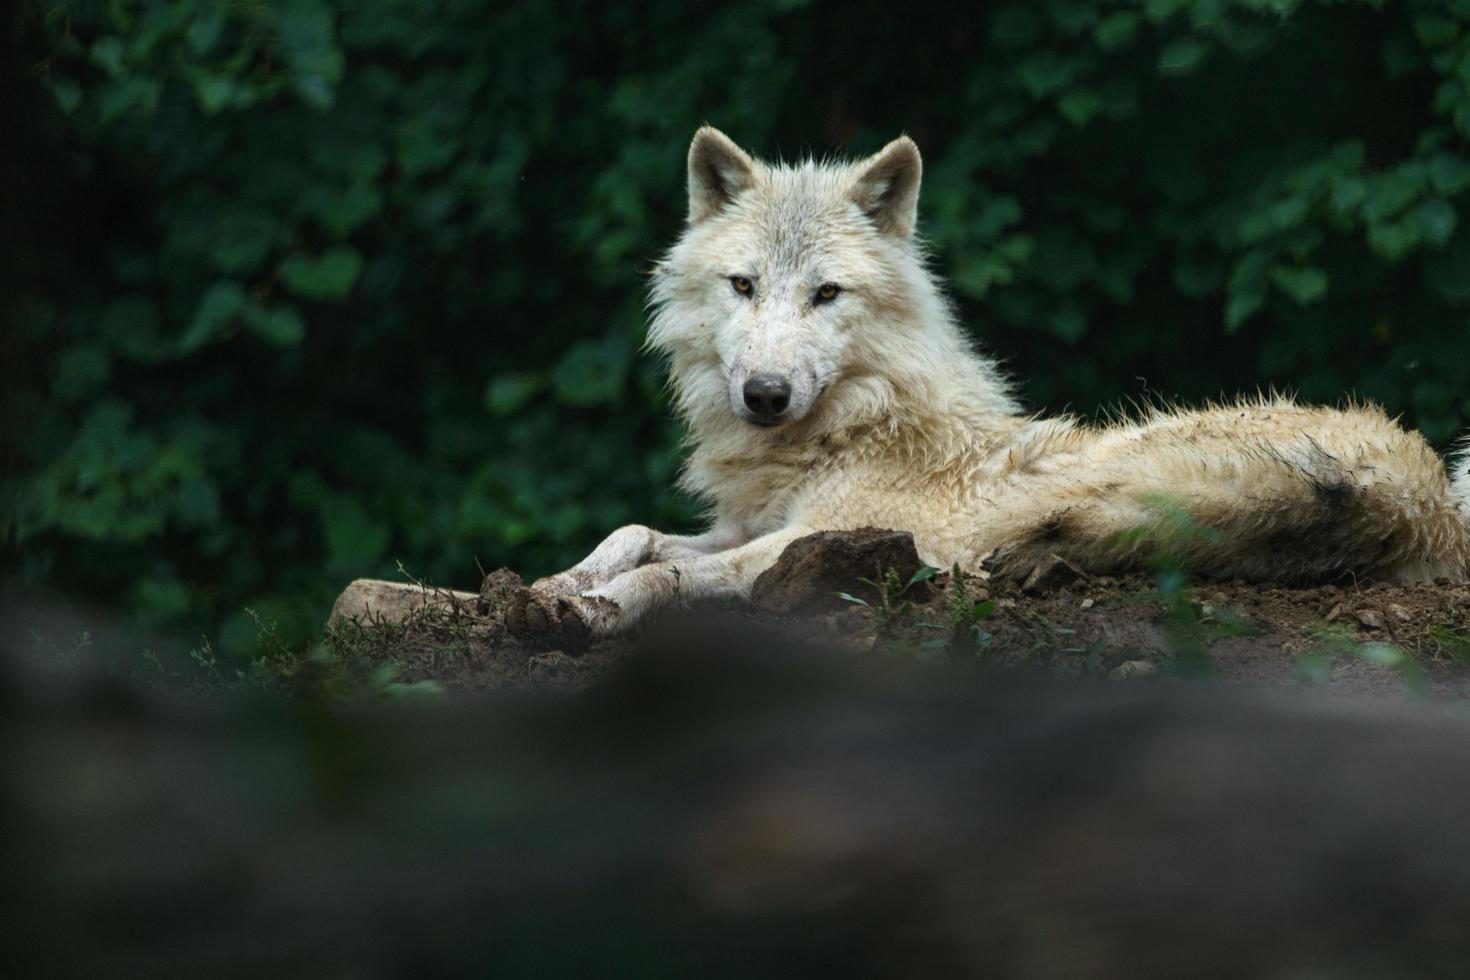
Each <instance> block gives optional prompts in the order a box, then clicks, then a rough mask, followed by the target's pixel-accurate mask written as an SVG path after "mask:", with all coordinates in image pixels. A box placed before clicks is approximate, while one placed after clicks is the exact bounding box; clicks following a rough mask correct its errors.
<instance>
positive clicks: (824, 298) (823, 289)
mask: <svg viewBox="0 0 1470 980" xmlns="http://www.w3.org/2000/svg"><path fill="white" fill-rule="evenodd" d="M840 292H842V287H841V286H839V285H837V284H836V283H835V282H824V283H822V284H821V285H820V286H818V287H817V295H816V296H814V297H813V298H812V302H814V303H830V302H832V301H833V300H834V299H836V298H837V294H838V293H840Z"/></svg>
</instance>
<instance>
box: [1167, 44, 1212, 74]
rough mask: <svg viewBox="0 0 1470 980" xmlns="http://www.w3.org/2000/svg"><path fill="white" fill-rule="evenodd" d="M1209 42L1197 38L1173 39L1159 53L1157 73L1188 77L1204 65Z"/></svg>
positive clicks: (1208, 51)
mask: <svg viewBox="0 0 1470 980" xmlns="http://www.w3.org/2000/svg"><path fill="white" fill-rule="evenodd" d="M1209 53H1210V42H1209V41H1206V40H1204V39H1203V38H1198V37H1181V38H1175V39H1174V40H1173V41H1170V42H1169V43H1168V44H1166V45H1164V49H1163V50H1162V51H1160V52H1159V71H1160V72H1162V73H1163V74H1165V75H1188V74H1189V73H1190V72H1192V71H1194V70H1195V69H1196V68H1198V67H1199V66H1200V65H1201V64H1203V63H1204V60H1205V55H1207V54H1209Z"/></svg>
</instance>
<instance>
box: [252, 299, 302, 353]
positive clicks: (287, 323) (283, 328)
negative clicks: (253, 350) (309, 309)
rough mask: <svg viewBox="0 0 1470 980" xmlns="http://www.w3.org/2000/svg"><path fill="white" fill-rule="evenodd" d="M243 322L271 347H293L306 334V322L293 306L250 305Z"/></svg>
mask: <svg viewBox="0 0 1470 980" xmlns="http://www.w3.org/2000/svg"><path fill="white" fill-rule="evenodd" d="M245 323H246V324H247V325H248V326H249V327H250V330H251V332H253V333H254V334H255V335H256V336H258V337H260V338H261V339H262V340H264V341H265V342H266V343H268V344H270V345H271V346H273V347H294V346H296V345H297V344H299V343H301V341H302V339H303V338H304V337H305V336H306V323H305V321H303V320H302V319H301V314H300V313H298V312H296V308H295V307H293V306H273V307H271V308H269V309H266V308H265V307H261V306H251V307H250V308H249V309H248V310H246V311H245Z"/></svg>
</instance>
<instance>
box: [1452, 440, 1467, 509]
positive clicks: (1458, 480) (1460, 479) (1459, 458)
mask: <svg viewBox="0 0 1470 980" xmlns="http://www.w3.org/2000/svg"><path fill="white" fill-rule="evenodd" d="M1449 466H1450V492H1451V493H1453V494H1454V495H1455V499H1456V500H1458V501H1459V504H1460V516H1461V517H1462V518H1464V520H1465V524H1466V526H1470V435H1467V436H1465V438H1463V439H1461V440H1460V444H1459V445H1458V446H1457V447H1455V452H1454V454H1453V455H1452V456H1451V457H1450V461H1449Z"/></svg>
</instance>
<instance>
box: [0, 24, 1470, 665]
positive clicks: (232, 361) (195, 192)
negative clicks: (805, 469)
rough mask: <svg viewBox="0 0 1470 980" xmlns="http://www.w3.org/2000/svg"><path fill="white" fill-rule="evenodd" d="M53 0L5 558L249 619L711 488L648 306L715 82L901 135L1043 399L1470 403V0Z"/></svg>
mask: <svg viewBox="0 0 1470 980" xmlns="http://www.w3.org/2000/svg"><path fill="white" fill-rule="evenodd" d="M34 8H35V9H34V15H33V17H32V21H34V22H35V29H34V30H32V31H31V34H30V35H29V37H30V43H29V47H28V48H27V51H28V52H29V56H30V57H31V65H30V66H28V67H29V68H30V70H29V71H28V75H27V78H28V81H27V84H28V85H30V88H28V89H24V91H26V92H30V93H31V94H32V95H33V96H34V99H35V111H34V112H32V113H31V114H30V115H29V116H27V119H28V120H30V122H29V123H27V124H26V125H28V126H29V128H28V129H27V128H21V129H19V130H17V131H16V132H14V133H13V134H12V135H13V140H14V144H15V145H16V146H18V147H23V148H25V152H27V153H30V154H32V156H33V157H34V156H35V154H37V153H39V152H40V151H39V150H37V149H34V148H35V147H45V148H47V149H46V152H47V154H48V160H49V161H50V165H49V166H45V167H42V166H31V167H29V168H28V169H27V170H25V171H24V173H25V176H26V179H27V180H28V181H30V183H28V184H27V186H28V187H32V188H34V189H35V197H36V199H37V200H46V201H52V202H54V204H55V206H54V207H51V208H49V209H46V210H44V211H43V210H42V209H40V208H39V206H37V207H36V208H35V209H33V212H32V213H33V214H34V215H35V216H36V226H37V227H36V229H35V235H33V236H31V237H28V238H27V240H26V245H25V248H24V249H21V250H19V251H23V252H24V253H25V259H24V261H25V262H26V263H28V265H27V266H26V268H27V269H28V270H30V271H28V272H27V278H26V280H25V282H24V285H25V286H26V287H27V288H26V290H25V295H24V297H23V298H24V300H25V301H24V302H23V303H22V304H21V305H20V307H19V310H18V313H19V314H20V315H19V317H18V319H17V322H16V328H15V330H14V332H13V334H11V336H9V337H7V338H6V340H5V344H6V350H5V353H6V354H7V355H13V356H10V360H11V361H12V363H23V364H26V365H28V368H27V370H26V371H25V372H24V374H22V375H20V376H19V377H18V378H17V380H16V381H15V383H13V384H10V385H8V386H7V390H6V392H5V395H4V397H5V398H6V406H5V407H6V417H7V419H8V420H10V421H9V422H7V425H9V426H10V427H11V428H14V429H15V433H14V441H15V446H14V448H13V449H12V450H8V452H9V455H8V456H7V459H9V460H11V461H12V462H13V463H14V464H15V465H14V466H8V467H7V468H6V472H5V474H4V476H3V479H4V483H3V486H0V501H3V503H0V507H3V510H0V535H3V541H4V544H3V547H4V548H5V550H6V552H7V555H10V556H12V557H14V559H15V560H14V561H8V562H7V564H9V565H10V566H11V567H12V568H13V569H15V574H19V575H20V576H21V577H22V578H23V579H25V580H27V581H29V582H31V583H33V584H46V585H50V586H53V587H56V588H59V589H63V590H68V591H71V592H76V593H82V594H87V595H90V596H93V597H101V598H103V599H104V600H106V601H107V602H109V603H112V604H115V605H122V606H126V607H129V608H131V609H133V610H135V611H136V612H137V613H139V614H141V615H142V616H144V617H145V618H148V619H150V620H152V621H154V622H157V623H160V624H171V625H175V626H181V627H183V626H187V627H190V628H192V629H195V630H199V629H208V630H210V631H211V633H212V635H215V636H216V637H217V639H218V642H219V645H220V646H221V648H222V649H225V650H227V651H234V650H236V649H237V648H238V649H239V650H244V651H247V652H248V647H249V642H250V639H251V635H252V632H253V631H252V628H251V624H250V622H249V620H248V619H247V618H246V617H245V616H244V613H243V611H242V610H243V609H244V607H246V606H247V605H248V606H250V607H251V608H255V609H257V610H261V613H262V615H268V617H269V618H270V619H272V620H275V621H277V622H278V623H279V629H280V632H281V635H282V636H283V637H287V638H289V639H290V640H291V642H293V643H295V642H297V641H299V640H300V639H301V638H303V637H305V636H306V635H308V634H310V633H312V632H314V631H315V630H316V629H318V628H319V626H320V622H321V620H322V618H323V616H324V613H325V609H326V604H327V603H328V602H329V601H330V599H331V597H332V595H333V594H334V593H335V592H336V591H337V589H338V588H339V587H340V586H341V585H342V584H343V580H344V579H345V578H347V577H350V576H357V575H391V574H392V571H393V568H394V562H395V561H396V560H398V559H403V560H406V561H409V562H410V563H412V564H413V565H414V566H415V567H418V568H422V569H424V570H425V572H426V573H427V574H428V575H430V576H431V577H432V578H434V579H435V580H436V581H444V582H455V583H458V584H462V585H472V584H473V580H474V575H475V561H476V560H477V559H478V561H479V562H480V563H481V564H482V565H484V566H485V567H493V566H495V565H499V564H512V565H514V566H516V567H517V568H519V569H521V570H522V571H524V572H526V573H529V574H538V573H542V572H545V571H548V570H550V569H552V568H554V567H556V566H558V565H563V564H565V563H568V562H570V561H572V560H574V559H575V558H577V557H579V555H580V553H582V552H584V551H585V550H586V549H587V548H588V547H590V546H591V545H592V544H593V543H595V541H596V540H597V539H598V538H599V537H600V536H601V535H602V534H603V533H605V532H606V531H607V530H609V529H611V528H613V527H615V526H616V525H618V524H620V523H625V522H628V521H633V520H637V521H641V522H644V523H650V524H658V525H662V526H668V527H679V526H685V527H687V526H690V525H691V524H693V523H694V518H695V516H696V515H695V513H694V511H693V510H692V505H691V504H690V503H689V502H688V501H685V500H681V499H680V498H679V497H678V496H677V495H676V494H674V492H673V491H672V490H671V484H672V479H673V475H674V473H675V470H676V467H677V461H678V449H677V440H678V430H677V427H676V425H675V424H674V423H673V422H672V421H671V419H670V418H669V410H668V405H667V401H666V397H665V394H664V391H663V389H662V386H661V381H660V377H659V369H658V366H657V365H655V364H652V363H650V362H649V361H648V359H647V358H644V357H641V356H639V355H638V353H637V349H638V346H639V344H640V343H641V340H642V337H643V331H644V324H645V320H644V310H643V275H644V272H645V271H646V269H647V268H648V265H649V262H650V260H652V259H653V258H655V257H656V256H657V255H658V253H659V250H660V249H661V248H662V247H664V246H665V245H666V244H667V243H668V242H669V241H670V240H671V239H672V238H673V237H674V235H675V234H677V232H678V229H679V227H680V223H681V221H682V218H683V211H684V202H683V199H682V188H683V173H682V166H683V156H684V151H685V148H686V146H687V140H688V138H689V136H690V135H691V134H692V132H693V130H694V128H695V127H696V125H698V124H699V123H700V122H703V121H706V120H708V121H711V122H714V123H716V124H717V125H720V126H721V127H723V128H725V129H726V130H727V131H728V132H729V133H730V134H731V135H732V136H734V137H735V138H736V139H737V140H739V141H741V142H743V143H744V144H745V145H747V146H748V147H750V148H751V149H752V150H755V151H757V152H760V153H765V154H776V153H784V154H787V155H792V154H796V153H801V152H807V151H811V152H814V153H825V152H827V151H828V150H830V149H838V148H841V149H844V150H846V151H849V152H854V153H857V152H865V151H870V150H873V149H876V148H877V147H878V146H879V145H881V143H882V142H883V141H884V140H886V139H887V138H890V137H891V136H893V135H894V134H896V133H897V132H900V131H908V132H910V133H912V134H913V135H914V136H915V137H916V138H917V139H918V140H919V142H920V144H921V145H922V147H923V149H924V152H925V154H926V185H925V191H924V199H923V203H922V206H921V210H922V217H923V230H924V232H925V234H926V235H927V236H928V238H929V240H930V242H931V243H932V245H933V249H934V254H935V264H936V266H937V268H939V269H940V270H941V271H942V272H943V273H945V274H946V275H947V276H949V277H950V279H951V282H952V283H953V287H954V290H955V292H956V294H957V298H958V300H959V301H960V304H961V308H962V311H963V313H964V315H965V317H966V320H967V322H968V323H970V324H973V325H974V326H975V329H976V331H977V334H978V335H979V336H980V337H981V338H982V339H983V341H984V342H985V343H986V344H988V345H989V347H991V348H992V349H994V350H996V351H997V352H999V353H1001V354H1003V355H1005V356H1006V357H1007V359H1008V361H1009V364H1010V366H1011V367H1012V369H1013V370H1015V371H1016V372H1017V373H1018V375H1020V376H1021V377H1022V378H1024V379H1025V391H1026V394H1027V395H1028V396H1029V398H1030V399H1031V401H1032V402H1033V404H1035V405H1036V406H1037V407H1050V408H1053V409H1057V408H1062V407H1065V406H1071V407H1074V408H1076V407H1081V408H1083V409H1084V410H1085V409H1088V408H1090V407H1092V406H1094V405H1097V404H1100V403H1104V402H1110V401H1113V400H1116V399H1119V398H1122V397H1127V396H1136V395H1140V394H1148V395H1158V394H1162V395H1164V396H1167V397H1173V396H1179V397H1185V398H1194V397H1200V396H1206V395H1212V394H1216V393H1218V392H1219V391H1221V390H1227V391H1229V390H1235V389H1241V388H1245V389H1250V388H1254V387H1255V386H1257V385H1258V384H1267V383H1274V384H1277V385H1282V386H1286V387H1291V388H1294V389H1296V390H1299V391H1300V392H1301V393H1302V394H1303V395H1304V396H1306V397H1308V398H1313V399H1327V400H1331V399H1336V398H1338V397H1340V396H1341V395H1343V394H1344V393H1346V392H1356V393H1357V394H1359V395H1361V396H1364V397H1369V398H1374V399H1378V400H1380V401H1382V402H1384V403H1385V404H1386V405H1387V406H1388V407H1389V408H1390V409H1391V410H1392V411H1395V412H1403V413H1404V415H1405V418H1406V420H1407V421H1409V422H1411V423H1413V424H1416V425H1418V426H1420V427H1421V428H1423V430H1424V431H1425V432H1426V433H1427V434H1428V435H1429V436H1430V438H1432V439H1434V440H1436V441H1439V442H1441V443H1443V442H1444V441H1446V440H1449V439H1450V438H1452V437H1453V436H1454V435H1455V434H1456V433H1457V432H1459V431H1460V430H1461V429H1462V428H1463V427H1464V426H1465V424H1466V421H1467V418H1470V395H1467V392H1470V385H1467V381H1470V331H1467V330H1466V329H1465V327H1466V322H1465V316H1466V304H1467V303H1470V231H1467V229H1466V228H1465V222H1462V221H1461V220H1460V219H1459V215H1460V213H1461V212H1462V211H1463V210H1464V209H1465V206H1466V201H1467V196H1466V195H1467V193H1470V145H1467V137H1470V30H1466V20H1467V18H1470V6H1467V5H1466V4H1465V3H1463V2H1458V0H1457V2H1450V0H1410V2H1405V3H1396V4H1383V3H1376V2H1356V3H1355V2H1342V3H1323V4H1318V3H1306V2H1300V0H1115V2H1108V3H1100V2H1099V3H1093V2H1078V0H1046V2H1036V3H1033V2H1024V3H1023V2H1015V3H1009V4H991V5H976V6H972V7H969V8H965V9H963V10H961V9H960V8H956V7H953V6H952V5H949V4H943V5H941V4H938V3H928V4H925V3H921V4H920V5H919V6H918V7H915V6H914V5H912V4H908V5H893V4H888V5H879V4H870V5H862V6H861V7H860V8H853V7H850V6H846V5H844V6H837V5H829V4H817V3H804V2H800V0H753V2H751V3H747V4H741V5H737V6H734V7H730V8H728V9H721V10H719V11H716V12H710V11H708V10H706V9H705V8H701V7H699V6H698V5H688V4H677V3H668V2H655V3H649V4H641V5H637V6H636V8H632V7H628V6H627V5H620V4H593V3H589V2H585V0H582V2H576V0H574V2H570V3H563V4H554V5H553V4H543V3H530V2H506V3H498V4H465V3H447V4H423V3H409V2H404V0H370V2H367V0H365V2H358V3H346V2H342V0H280V2H262V3H249V4H240V3H224V2H219V0H167V2H165V0H119V2H115V3H109V4H100V3H90V2H89V3H76V4H70V3H67V4H62V3H60V2H58V0H35V4H34ZM915 25H943V29H942V30H935V31H932V32H924V33H923V34H922V36H919V37H915V35H914V34H913V33H912V32H913V28H914V26H915ZM874 38H895V39H896V38H912V41H910V42H909V44H910V46H909V47H907V48H894V49H892V50H891V51H877V50H875V49H874V48H873V45H872V40H873V39H874ZM914 45H918V46H919V47H917V48H915V47H914ZM914 51H922V56H921V57H913V56H912V54H913V52H914ZM15 91H22V89H21V88H16V89H15ZM43 172H44V174H45V177H46V178H47V179H48V180H49V181H50V183H49V184H46V182H45V181H44V180H42V174H43ZM43 185H44V186H43ZM48 195H49V196H48ZM58 216H59V217H58ZM43 218H44V221H43V220H42V219H43ZM42 224H44V225H45V228H44V231H43V229H42V228H41V225H42ZM17 250H18V249H17V248H16V247H15V246H12V249H11V251H17ZM1140 379H1145V380H1140ZM21 419H23V420H24V424H23V425H22V424H19V423H18V422H16V421H15V420H21Z"/></svg>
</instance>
